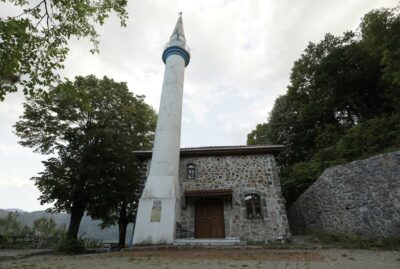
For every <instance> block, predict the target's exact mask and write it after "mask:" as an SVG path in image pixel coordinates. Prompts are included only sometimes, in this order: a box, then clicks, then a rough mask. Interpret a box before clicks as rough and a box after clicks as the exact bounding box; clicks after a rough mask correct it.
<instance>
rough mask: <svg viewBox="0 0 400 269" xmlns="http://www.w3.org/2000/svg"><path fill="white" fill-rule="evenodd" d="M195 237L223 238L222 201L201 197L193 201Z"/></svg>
mask: <svg viewBox="0 0 400 269" xmlns="http://www.w3.org/2000/svg"><path fill="white" fill-rule="evenodd" d="M194 210H195V212H194V215H195V224H194V237H195V238H225V226H224V203H223V201H221V200H218V199H211V198H210V199H201V200H198V201H196V203H195V209H194Z"/></svg>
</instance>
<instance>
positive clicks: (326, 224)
mask: <svg viewBox="0 0 400 269" xmlns="http://www.w3.org/2000/svg"><path fill="white" fill-rule="evenodd" d="M288 217H289V223H290V227H291V231H292V233H294V234H304V233H307V232H322V233H329V234H356V235H360V236H362V237H364V238H368V239H377V238H388V237H400V151H398V152H393V153H389V154H381V155H377V156H374V157H372V158H369V159H366V160H361V161H354V162H351V163H348V164H345V165H339V166H335V167H331V168H328V169H326V170H325V171H324V173H323V174H322V175H321V176H320V177H319V178H318V180H317V181H316V182H315V183H314V184H313V185H312V186H311V187H310V188H309V189H308V190H307V191H306V192H305V193H304V194H303V195H301V196H300V198H299V199H298V200H297V201H296V202H295V203H294V204H293V205H292V206H291V207H290V208H289V210H288Z"/></svg>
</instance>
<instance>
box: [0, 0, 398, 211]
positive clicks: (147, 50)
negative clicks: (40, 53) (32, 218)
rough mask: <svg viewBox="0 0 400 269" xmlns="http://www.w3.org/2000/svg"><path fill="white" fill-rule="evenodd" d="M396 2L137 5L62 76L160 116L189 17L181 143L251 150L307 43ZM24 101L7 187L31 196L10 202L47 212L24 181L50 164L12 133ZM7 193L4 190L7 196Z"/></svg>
mask: <svg viewBox="0 0 400 269" xmlns="http://www.w3.org/2000/svg"><path fill="white" fill-rule="evenodd" d="M397 2H398V0H353V1H348V0H326V1H321V0H302V1H290V0H280V1H262V0H259V1H255V0H254V1H239V0H231V1H227V0H198V1H187V0H186V1H185V0H176V1H173V0H165V1H159V0H148V1H139V0H131V1H129V2H128V3H129V16H130V18H129V20H128V26H127V27H126V28H121V27H120V25H119V21H118V19H117V18H116V17H115V16H111V17H110V20H108V21H107V22H106V23H105V25H103V26H102V27H99V28H98V30H99V34H100V36H101V38H100V41H101V44H100V51H101V53H100V54H95V55H92V54H90V53H89V50H90V48H91V45H90V43H89V42H88V41H87V40H71V41H70V54H69V56H68V60H67V62H66V64H65V69H64V70H63V71H62V72H61V74H62V75H64V76H66V77H69V78H73V77H74V76H76V75H88V74H95V75H96V76H98V77H102V76H104V75H107V76H109V77H111V78H113V79H115V80H116V81H126V82H127V83H128V87H129V89H130V90H131V91H132V92H134V93H136V94H144V95H146V96H147V97H146V101H147V102H148V103H149V104H151V105H152V106H153V107H154V108H155V109H156V110H158V106H159V100H160V95H161V84H162V80H163V73H164V64H163V63H162V61H161V54H162V50H163V47H164V45H165V43H166V42H167V40H168V38H169V36H170V35H171V32H172V29H173V27H174V24H175V22H176V20H177V13H178V12H179V11H183V20H184V28H185V33H186V37H187V41H188V43H189V46H190V47H191V49H192V50H191V54H192V59H191V63H190V64H189V66H188V67H187V68H186V71H185V88H184V100H183V120H182V141H181V144H182V146H184V147H188V146H207V145H227V144H231V145H234V144H245V143H246V136H247V134H248V133H249V132H250V131H251V130H252V129H253V128H255V126H256V124H257V123H260V122H265V120H266V118H267V116H268V113H269V111H270V110H271V109H272V107H273V103H274V101H275V99H276V98H277V97H278V96H279V95H282V94H284V93H285V92H286V86H287V85H288V83H289V74H290V70H291V68H292V65H293V62H294V61H295V60H296V59H298V58H299V56H300V54H301V53H302V52H303V50H304V49H305V47H306V46H307V44H308V42H309V41H312V42H318V41H319V40H321V39H322V38H323V37H324V35H325V34H326V33H328V32H330V33H333V34H336V35H339V34H341V33H342V32H344V31H346V30H351V29H353V30H354V29H356V27H357V26H358V24H359V22H360V18H361V17H362V16H363V15H364V14H365V13H366V12H368V11H370V10H371V9H373V8H379V7H383V6H385V7H393V6H395V5H396V4H397ZM0 5H1V9H0V16H1V17H5V16H7V15H11V14H16V13H18V12H17V11H16V9H15V8H14V7H11V6H10V5H7V6H4V4H3V3H1V4H0ZM3 7H4V8H3ZM22 102H23V96H22V94H21V93H17V94H9V95H7V96H6V101H4V102H2V103H0V126H1V128H0V184H3V185H7V184H8V185H7V186H9V187H10V188H11V187H12V185H13V184H15V186H17V185H18V186H20V187H19V190H20V191H21V192H20V194H22V193H24V194H26V195H27V196H26V197H25V196H23V195H20V196H18V195H17V194H15V193H14V195H13V196H8V197H9V198H10V199H13V197H19V198H18V199H22V200H24V199H26V202H25V204H26V206H27V207H28V206H30V204H31V203H34V204H35V205H37V206H38V208H40V206H39V205H38V203H37V202H32V201H33V200H32V199H31V198H29V199H30V200H29V199H28V197H32V196H29V195H30V194H29V192H30V191H32V188H34V187H32V186H28V185H24V184H25V183H23V182H26V179H27V178H30V177H32V176H34V175H36V173H37V172H39V171H41V169H42V165H41V162H40V161H41V160H42V159H43V157H41V156H39V155H38V154H33V153H31V150H30V149H23V148H22V147H21V146H19V145H18V144H17V141H18V139H17V137H16V136H15V135H14V134H12V125H13V124H14V123H15V122H16V121H17V120H18V116H19V115H20V114H21V113H22ZM10 178H11V179H10ZM20 180H21V182H20ZM18 182H20V183H18ZM3 185H1V186H3ZM9 187H5V186H3V187H2V188H1V189H2V191H3V192H0V196H1V195H3V193H5V192H7V189H8V188H9ZM22 190H24V191H22ZM3 202H4V200H0V207H2V206H3V205H2V203H3ZM14 202H15V203H17V201H16V198H15V201H14ZM22 204H23V202H21V205H22ZM8 207H16V206H11V205H10V206H8ZM21 208H22V209H24V207H23V206H21Z"/></svg>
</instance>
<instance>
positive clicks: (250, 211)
mask: <svg viewBox="0 0 400 269" xmlns="http://www.w3.org/2000/svg"><path fill="white" fill-rule="evenodd" d="M244 200H245V203H246V214H247V218H248V219H262V218H263V217H262V213H261V199H260V196H259V195H257V194H248V195H246V196H245V197H244Z"/></svg>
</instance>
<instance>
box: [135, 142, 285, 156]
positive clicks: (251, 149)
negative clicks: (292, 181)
mask: <svg viewBox="0 0 400 269" xmlns="http://www.w3.org/2000/svg"><path fill="white" fill-rule="evenodd" d="M282 149H283V146H282V145H251V146H247V145H238V146H210V147H191V148H181V150H180V156H181V157H196V156H221V155H254V154H274V155H276V154H278V153H279V152H280V151H281V150H282ZM151 154H152V151H151V150H138V151H135V155H136V157H138V158H139V159H141V158H151Z"/></svg>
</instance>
